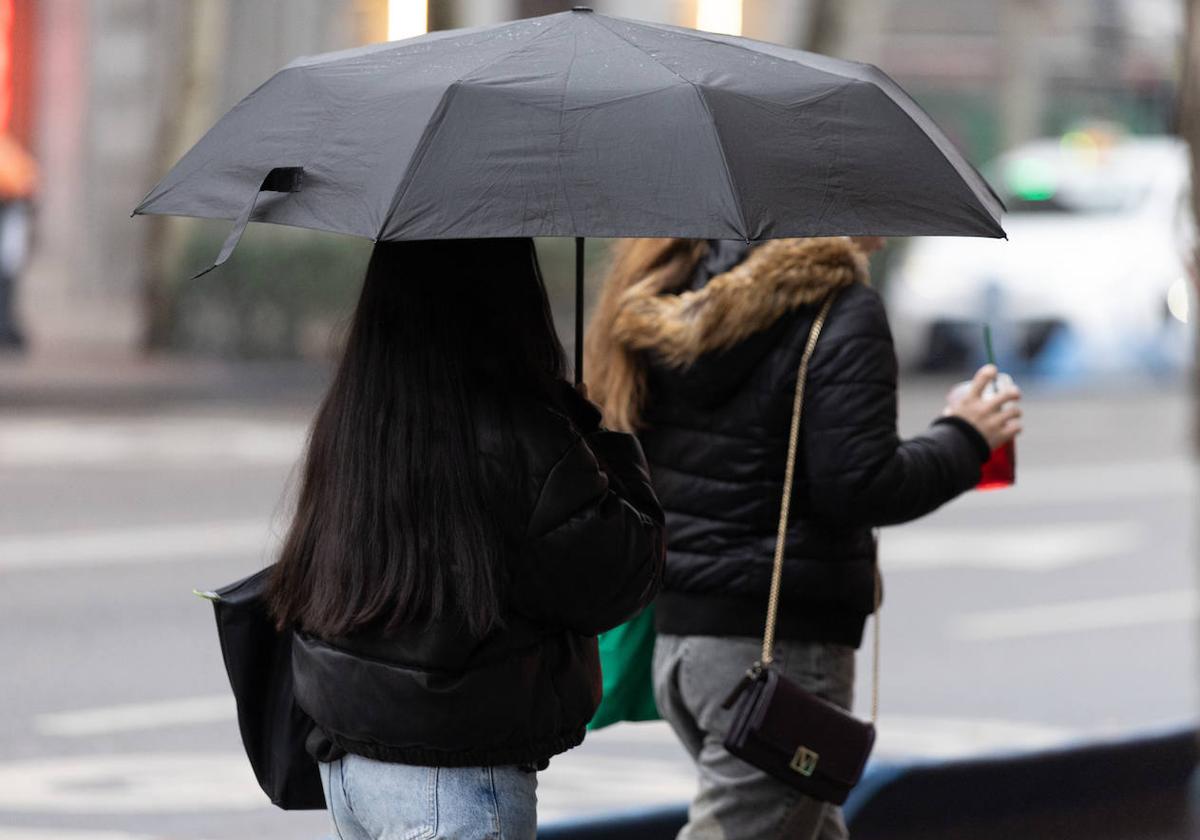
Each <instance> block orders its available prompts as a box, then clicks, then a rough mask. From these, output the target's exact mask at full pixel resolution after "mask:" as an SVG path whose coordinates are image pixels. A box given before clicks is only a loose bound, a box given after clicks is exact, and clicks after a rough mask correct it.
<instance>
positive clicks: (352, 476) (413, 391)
mask: <svg viewBox="0 0 1200 840" xmlns="http://www.w3.org/2000/svg"><path fill="white" fill-rule="evenodd" d="M565 368H566V361H565V356H564V353H563V348H562V345H561V344H560V343H559V341H558V338H557V336H556V335H555V332H554V324H553V320H552V318H551V315H550V304H549V301H548V300H547V297H546V289H545V286H544V285H543V283H542V277H541V272H540V270H539V268H538V263H537V254H536V252H535V251H534V248H533V241H532V240H530V239H493V240H465V241H464V240H448V241H421V242H403V243H401V242H380V243H378V244H377V245H376V246H375V250H374V252H373V253H372V255H371V262H370V264H369V266H368V267H367V276H366V280H365V282H364V284H363V288H362V293H361V295H360V297H359V300H358V306H357V309H356V310H355V313H354V320H353V323H352V325H351V328H350V332H349V336H348V338H347V342H346V349H345V353H344V355H343V356H342V360H341V363H340V365H339V366H338V370H337V374H336V376H335V378H334V380H333V384H332V385H331V386H330V389H329V393H328V394H327V395H326V396H325V400H324V402H323V403H322V404H321V408H320V410H319V411H318V413H317V417H316V419H315V421H314V422H313V427H312V433H311V436H310V439H309V443H308V453H307V457H306V460H305V465H304V472H303V480H302V484H301V487H300V494H299V499H298V503H297V510H296V515H295V519H294V520H293V522H292V525H291V530H290V531H289V533H288V536H287V539H286V541H285V542H284V546H283V551H282V554H281V556H280V559H279V562H278V563H277V564H276V565H275V567H274V571H273V573H272V576H271V582H270V587H269V597H270V604H271V608H272V611H273V613H274V615H275V618H276V621H277V622H278V623H279V625H280V627H285V626H289V625H295V626H298V627H301V628H302V629H304V630H305V631H307V632H309V633H313V634H315V635H318V636H322V637H325V638H337V637H344V636H348V635H351V634H353V633H354V632H356V631H359V630H363V629H365V628H378V629H382V630H384V631H387V630H393V629H397V628H399V627H402V626H405V625H409V624H413V623H418V622H419V623H430V622H433V621H436V620H439V619H442V618H444V617H447V616H450V615H452V614H457V615H458V616H460V617H461V618H462V620H463V621H464V622H465V626H466V628H467V629H468V630H469V631H470V633H471V634H472V635H474V636H476V637H482V636H484V635H486V634H487V633H488V632H489V631H490V630H492V629H493V628H494V627H496V626H498V624H499V623H500V621H501V602H502V598H503V587H504V571H503V569H502V567H501V565H500V561H499V558H500V556H501V553H502V549H503V545H504V541H503V536H502V534H501V532H500V527H499V525H498V523H497V522H496V520H495V517H494V515H493V512H492V511H493V509H494V505H493V504H492V503H491V501H490V500H489V497H491V499H492V500H494V498H495V495H496V494H495V493H494V492H492V493H490V492H489V490H498V491H500V492H502V489H500V488H490V486H489V484H488V480H487V476H486V474H485V473H486V470H484V468H483V466H482V464H481V458H480V457H479V452H478V433H477V422H478V420H479V418H480V417H482V416H490V417H493V418H498V419H499V420H500V422H499V423H498V424H495V423H493V424H491V425H490V426H489V429H490V428H492V427H493V426H496V427H498V428H500V429H501V435H504V434H511V425H509V426H508V427H507V429H508V431H507V432H506V431H504V429H505V427H506V426H505V422H504V418H506V417H507V418H510V419H511V406H512V405H513V404H514V402H515V401H520V400H538V399H544V400H551V401H552V400H553V397H552V394H553V392H554V391H553V389H554V382H555V381H556V380H561V379H562V378H563V375H564V373H565ZM493 483H494V482H493Z"/></svg>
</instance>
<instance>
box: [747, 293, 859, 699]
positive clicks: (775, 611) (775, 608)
mask: <svg viewBox="0 0 1200 840" xmlns="http://www.w3.org/2000/svg"><path fill="white" fill-rule="evenodd" d="M835 297H836V292H835V293H834V294H831V295H829V297H827V298H826V299H825V303H824V304H823V305H822V306H821V310H820V312H818V313H817V317H816V320H814V321H813V325H812V329H811V330H810V331H809V334H808V344H807V345H805V347H804V355H803V356H801V357H800V369H799V370H798V371H797V372H796V396H795V398H794V399H793V401H792V427H791V430H790V432H789V433H788V454H787V467H786V468H785V470H784V473H783V500H782V502H781V504H780V507H779V533H778V535H777V536H776V538H775V565H774V568H773V569H772V570H771V595H770V597H769V598H768V600H767V626H766V629H765V630H764V631H763V645H762V658H761V659H760V660H759V661H760V662H761V664H762V665H770V664H771V661H772V660H773V659H774V658H775V657H774V656H773V654H772V651H773V650H774V649H775V623H776V621H777V619H778V618H779V590H780V588H781V587H782V584H783V552H784V545H785V543H786V541H787V526H788V512H789V511H790V510H791V506H792V481H793V480H794V478H795V474H796V449H797V447H798V444H799V439H800V415H801V414H802V413H803V411H804V388H805V385H806V384H807V383H808V363H809V362H810V361H811V360H812V355H813V351H814V350H816V349H817V339H818V338H820V337H821V329H822V328H823V327H824V326H825V320H826V318H828V317H829V310H830V309H831V308H832V307H833V301H834V298H835ZM879 601H880V580H879V566H878V563H877V564H876V567H875V597H874V606H875V612H874V618H873V621H872V623H873V625H874V657H875V658H874V662H873V663H872V668H871V680H872V686H871V720H872V722H874V721H875V720H877V719H878V717H879Z"/></svg>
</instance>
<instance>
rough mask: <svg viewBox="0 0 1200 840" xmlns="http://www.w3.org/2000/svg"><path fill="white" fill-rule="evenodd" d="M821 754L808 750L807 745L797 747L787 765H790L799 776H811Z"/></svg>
mask: <svg viewBox="0 0 1200 840" xmlns="http://www.w3.org/2000/svg"><path fill="white" fill-rule="evenodd" d="M820 758H821V756H820V755H819V754H818V753H816V752H813V751H812V750H810V749H809V748H808V747H803V746H801V747H797V748H796V754H795V755H793V756H792V760H791V762H790V763H789V764H788V767H791V768H792V769H793V770H795V771H796V772H797V773H799V774H800V775H801V776H811V775H812V774H813V773H814V772H815V771H816V769H817V761H819V760H820Z"/></svg>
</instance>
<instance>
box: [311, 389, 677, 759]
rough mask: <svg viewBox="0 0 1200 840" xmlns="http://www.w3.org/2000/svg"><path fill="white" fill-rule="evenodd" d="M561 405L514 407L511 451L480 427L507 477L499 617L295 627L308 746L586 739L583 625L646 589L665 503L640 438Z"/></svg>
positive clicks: (588, 710) (325, 751)
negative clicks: (331, 629) (332, 630)
mask: <svg viewBox="0 0 1200 840" xmlns="http://www.w3.org/2000/svg"><path fill="white" fill-rule="evenodd" d="M571 393H572V395H573V391H572V392H571ZM565 399H567V400H569V399H570V398H569V397H568V398H565ZM569 410H570V412H571V418H572V419H568V418H567V416H565V415H564V414H562V413H560V412H559V411H556V410H552V409H548V408H541V407H532V408H529V409H527V410H524V411H522V412H521V414H520V416H519V417H518V418H517V421H518V422H517V431H518V439H519V447H520V453H521V457H520V460H521V461H522V463H518V464H513V463H510V462H509V461H511V457H507V458H506V457H505V456H502V455H501V454H500V453H499V451H498V450H496V449H494V448H491V447H490V446H489V443H488V441H489V440H491V439H492V438H493V436H492V435H490V434H489V430H487V429H481V431H480V446H481V455H482V456H483V458H484V460H485V462H486V463H487V465H488V469H491V470H495V471H496V472H495V473H494V478H497V479H500V480H499V481H494V482H490V483H491V485H492V486H501V487H505V486H506V487H508V488H510V492H509V493H508V494H506V497H505V498H497V499H495V500H494V503H495V504H496V506H497V509H498V510H500V511H502V512H503V519H504V520H505V521H504V523H503V524H504V527H505V529H506V531H507V532H508V534H507V536H508V537H509V539H508V540H507V542H508V544H509V545H510V546H511V548H512V550H511V556H510V557H509V568H508V571H509V587H508V591H509V603H508V605H507V609H506V611H505V615H504V619H505V622H506V626H505V627H504V629H502V630H498V631H496V632H494V633H492V634H491V635H490V636H488V637H487V638H484V639H483V640H475V639H472V638H471V637H470V636H468V635H467V634H466V633H465V632H464V631H463V629H462V627H461V625H460V623H459V622H458V621H454V620H446V621H444V622H442V623H439V624H435V625H434V626H433V627H432V628H421V629H417V628H414V629H412V630H410V631H408V632H400V633H395V634H392V635H389V636H386V637H385V636H378V635H358V636H355V637H354V638H353V639H337V640H323V639H318V638H313V637H309V636H306V635H304V634H298V635H297V638H296V642H295V644H294V646H293V655H292V666H293V667H292V670H293V674H294V676H295V683H296V697H297V700H298V702H299V703H300V706H301V707H302V708H303V709H304V710H305V711H306V712H308V714H309V715H311V716H312V718H313V720H314V721H316V723H317V726H318V730H317V731H316V732H314V734H313V737H311V738H310V739H309V750H310V752H312V753H313V754H314V755H315V756H316V757H317V758H319V759H322V760H330V759H332V758H334V757H336V756H339V755H341V754H343V753H344V752H351V753H356V754H358V755H363V756H367V757H368V758H375V759H379V760H383V761H394V762H400V763H405V764H420V765H433V766H446V767H448V766H476V765H480V766H485V765H501V764H530V765H544V763H545V761H546V760H548V759H549V758H550V757H551V756H553V755H555V754H557V753H560V752H562V751H564V750H567V749H569V748H571V747H573V746H575V745H576V744H578V743H579V742H580V741H582V740H583V734H584V727H585V725H586V724H587V722H588V721H589V720H590V719H591V717H592V714H593V713H594V712H595V710H596V706H597V704H598V703H599V701H600V692H601V681H600V668H599V660H598V658H597V651H596V640H595V638H594V636H595V634H597V633H599V632H601V631H603V630H607V629H609V628H610V627H614V626H616V625H617V624H619V623H621V622H622V621H624V620H626V619H627V618H628V617H630V616H631V615H633V614H634V613H636V612H638V611H639V610H640V609H642V607H644V606H645V605H646V604H647V603H649V601H650V600H651V599H652V598H653V597H654V595H655V594H656V592H657V591H658V588H659V585H660V583H661V578H662V570H663V551H664V549H663V527H662V523H663V515H662V510H661V508H660V507H659V504H658V501H657V500H656V499H655V496H654V493H653V491H652V490H651V488H650V483H649V476H648V474H647V471H646V464H645V459H644V456H643V455H642V451H641V448H640V447H639V445H638V442H637V440H636V439H635V438H633V437H632V436H630V435H625V434H620V433H617V432H611V431H606V430H603V429H600V428H598V423H599V413H598V412H596V410H595V409H594V408H593V407H591V406H590V404H586V403H584V402H583V401H582V400H579V399H578V398H575V401H574V404H572V405H570V407H569ZM580 429H583V431H582V432H581V431H580ZM505 479H507V481H505Z"/></svg>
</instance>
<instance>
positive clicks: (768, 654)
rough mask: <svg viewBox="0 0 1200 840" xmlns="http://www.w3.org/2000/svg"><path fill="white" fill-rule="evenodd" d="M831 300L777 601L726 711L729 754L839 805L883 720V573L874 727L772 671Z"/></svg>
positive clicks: (788, 489) (779, 563) (811, 340)
mask: <svg viewBox="0 0 1200 840" xmlns="http://www.w3.org/2000/svg"><path fill="white" fill-rule="evenodd" d="M835 294H836V293H835ZM833 301H834V295H832V294H831V295H830V296H829V297H828V298H826V299H825V302H824V304H823V305H822V307H821V310H820V312H819V313H818V314H817V318H816V320H815V321H813V326H812V330H811V332H809V335H808V344H807V345H806V346H805V348H804V355H803V356H802V357H801V360H800V369H799V371H798V372H797V375H796V397H795V400H794V402H793V404H792V427H791V434H790V437H789V440H788V456H787V469H786V471H785V473H784V480H783V502H782V505H781V506H780V511H779V535H778V538H777V539H776V542H775V566H774V570H773V572H772V575H771V595H770V598H769V599H768V601H767V624H766V629H765V631H764V632H763V647H762V655H761V658H760V659H759V661H757V662H755V663H754V664H753V665H751V666H750V668H749V670H747V671H746V676H745V677H743V678H742V680H741V682H739V683H738V685H737V686H736V687H735V688H734V689H733V692H732V693H731V694H730V695H729V697H728V698H727V699H726V700H725V704H724V706H725V708H726V709H729V708H734V713H733V723H732V725H731V726H730V728H729V733H728V735H726V736H725V749H727V750H728V751H729V752H730V753H732V754H733V755H736V756H737V757H738V758H740V759H742V760H743V761H746V762H748V763H750V764H753V765H754V766H755V767H757V768H759V769H760V770H762V771H763V772H765V773H769V774H770V775H772V776H774V777H775V778H777V779H779V780H780V781H782V782H785V783H786V784H788V785H790V786H791V787H793V788H795V789H796V790H798V791H800V792H801V793H804V794H807V795H808V796H811V797H813V798H815V799H820V800H822V801H825V802H833V803H835V804H837V805H841V804H842V803H843V802H845V801H846V797H847V796H849V794H850V791H851V790H852V789H853V788H854V786H855V785H856V784H858V781H859V779H861V778H862V773H863V768H864V767H866V764H867V758H868V757H869V756H870V755H871V748H872V747H873V746H874V744H875V720H876V718H877V717H878V715H879V594H880V593H879V589H880V586H879V570H878V567H876V571H875V613H874V620H873V622H872V623H873V625H874V633H875V639H874V657H875V659H874V665H873V668H872V678H873V681H874V682H873V686H872V701H871V720H870V722H867V721H861V720H859V719H858V718H856V717H854V716H853V715H851V714H849V713H847V712H846V711H845V710H843V709H841V708H839V707H838V706H835V705H833V704H832V703H829V702H827V701H826V700H823V699H821V698H820V697H818V696H817V695H815V694H813V693H812V692H810V691H805V690H804V689H803V688H801V687H800V686H798V685H796V684H795V683H794V682H792V681H791V680H789V679H787V678H786V677H784V676H783V675H782V674H780V673H779V672H778V671H776V670H775V669H773V668H772V667H771V661H772V650H773V649H774V647H775V622H776V618H777V616H778V614H779V590H780V583H781V581H782V578H783V551H784V538H785V536H786V534H787V524H788V509H789V507H790V505H791V498H792V479H793V476H794V474H795V469H796V445H797V440H798V438H799V433H800V415H801V414H802V412H803V409H804V387H805V383H806V382H807V380H808V364H809V361H810V360H811V359H812V354H813V350H815V349H816V346H817V339H818V337H820V335H821V328H822V327H823V326H824V324H825V319H826V318H827V317H828V316H829V310H830V308H831V307H832V306H833ZM734 704H736V707H735V706H734Z"/></svg>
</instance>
